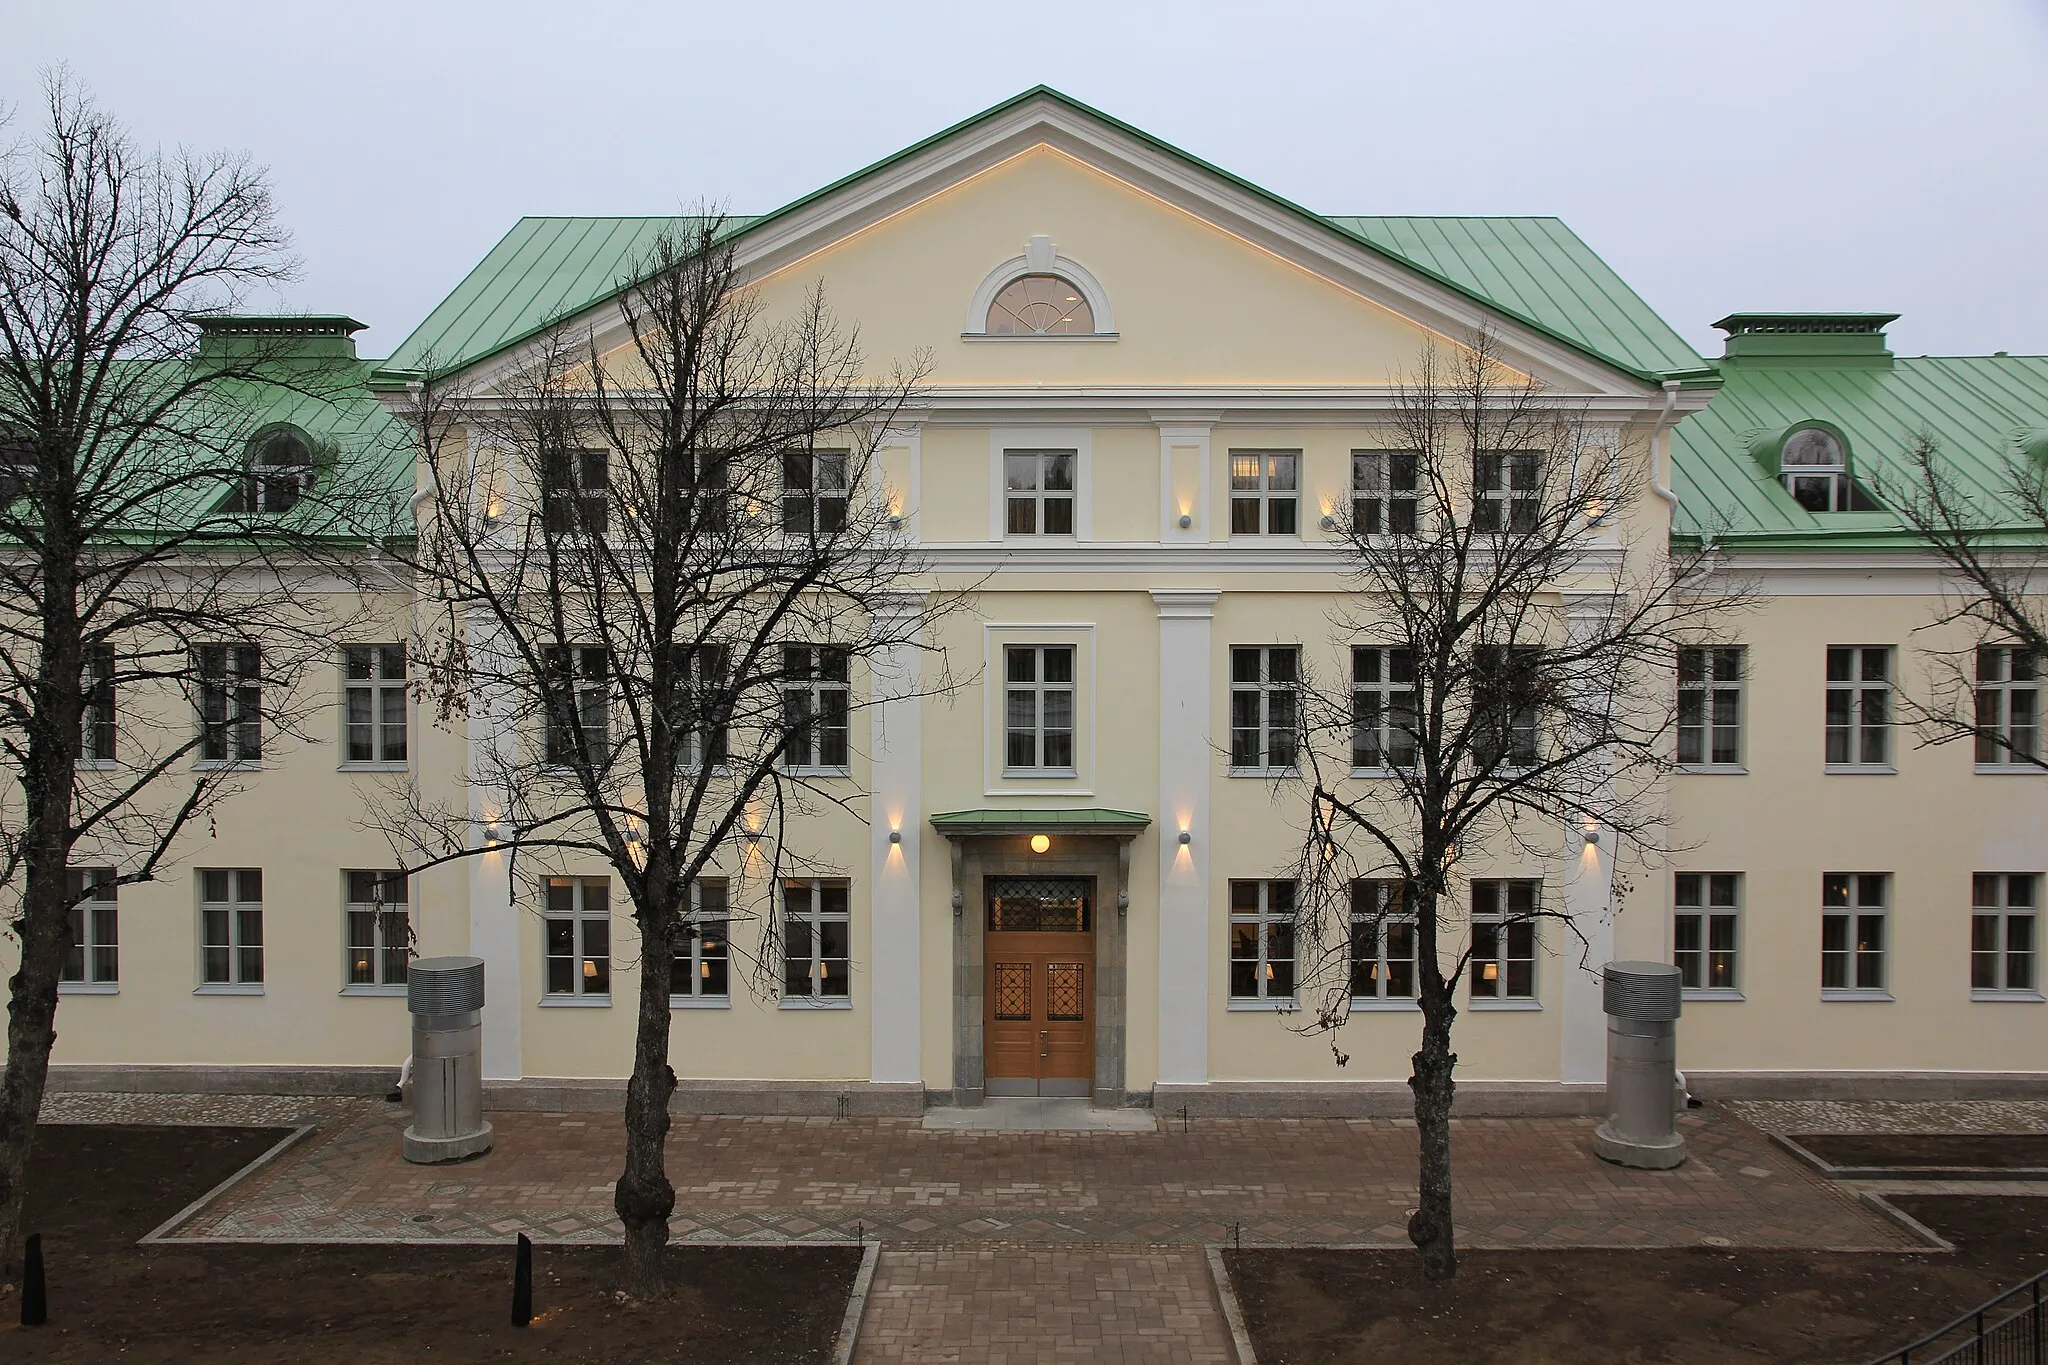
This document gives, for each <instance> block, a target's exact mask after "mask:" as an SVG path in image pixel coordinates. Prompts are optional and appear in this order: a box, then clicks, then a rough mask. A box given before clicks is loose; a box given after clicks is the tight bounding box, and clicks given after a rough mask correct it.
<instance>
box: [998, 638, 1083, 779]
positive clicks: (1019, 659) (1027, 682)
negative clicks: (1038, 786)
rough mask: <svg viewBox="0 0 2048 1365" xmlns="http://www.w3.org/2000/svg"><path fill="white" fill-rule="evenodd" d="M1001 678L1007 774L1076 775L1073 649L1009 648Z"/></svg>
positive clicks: (1044, 647) (1019, 646)
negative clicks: (1056, 773) (1048, 773)
mask: <svg viewBox="0 0 2048 1365" xmlns="http://www.w3.org/2000/svg"><path fill="white" fill-rule="evenodd" d="M1003 679H1004V681H1003V767H1004V769H1005V770H1006V771H1009V772H1048V771H1049V772H1061V773H1066V772H1072V771H1073V768H1074V647H1073V646H1072V645H1010V646H1009V647H1007V648H1006V649H1004V650H1003Z"/></svg>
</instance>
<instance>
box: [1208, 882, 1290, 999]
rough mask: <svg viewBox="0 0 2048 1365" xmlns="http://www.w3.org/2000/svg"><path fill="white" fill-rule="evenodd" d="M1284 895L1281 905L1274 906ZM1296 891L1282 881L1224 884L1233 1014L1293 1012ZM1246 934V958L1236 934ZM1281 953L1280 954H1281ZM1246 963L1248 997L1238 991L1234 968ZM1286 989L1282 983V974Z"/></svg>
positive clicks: (1239, 937)
mask: <svg viewBox="0 0 2048 1365" xmlns="http://www.w3.org/2000/svg"><path fill="white" fill-rule="evenodd" d="M1283 890H1284V891H1285V896H1284V899H1285V901H1286V904H1285V905H1277V906H1276V905H1275V904H1274V902H1275V900H1276V899H1281V897H1280V895H1279V893H1280V892H1281V891H1283ZM1296 891H1297V888H1296V887H1295V884H1294V883H1293V882H1291V881H1288V880H1286V879H1285V878H1259V879H1253V878H1248V877H1246V878H1239V877H1233V878H1231V879H1230V881H1229V886H1228V888H1227V891H1226V893H1225V894H1226V895H1228V897H1229V900H1228V902H1227V904H1228V906H1229V912H1230V939H1229V943H1228V947H1227V953H1228V961H1227V971H1228V973H1229V976H1228V981H1229V991H1230V1003H1229V1005H1228V1006H1227V1008H1229V1009H1233V1010H1247V1009H1250V1010H1274V1009H1280V1010H1292V1009H1295V1008H1297V1006H1298V1003H1299V1002H1298V1001H1297V1000H1296V998H1295V990H1296V988H1297V986H1298V984H1299V983H1298V982H1297V981H1296V979H1295V966H1296V963H1297V962H1299V960H1300V958H1299V953H1298V949H1299V945H1298V944H1297V943H1296V942H1295V934H1294V905H1295V901H1294V898H1295V894H1296ZM1247 893H1249V899H1250V900H1251V904H1249V905H1244V906H1240V905H1239V904H1238V901H1239V900H1240V899H1242V898H1245V897H1246V894H1247ZM1245 929H1249V930H1250V931H1251V935H1250V941H1251V948H1252V951H1251V953H1250V954H1249V955H1246V954H1243V953H1241V952H1240V939H1241V938H1242V937H1243V936H1242V935H1241V934H1240V930H1245ZM1283 947H1284V948H1285V949H1286V951H1285V952H1284V953H1282V952H1281V951H1280V950H1281V948H1283ZM1240 963H1249V964H1250V965H1251V973H1252V990H1251V993H1250V994H1240V993H1239V990H1238V979H1237V978H1238V965H1239V964H1240ZM1283 968H1284V970H1285V983H1284V987H1283V983H1282V979H1281V978H1282V969H1283Z"/></svg>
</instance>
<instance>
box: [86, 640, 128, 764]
mask: <svg viewBox="0 0 2048 1365" xmlns="http://www.w3.org/2000/svg"><path fill="white" fill-rule="evenodd" d="M115 667H116V656H115V654H114V647H113V646H112V645H106V644H101V645H88V646H86V649H85V657H84V659H83V660H81V661H80V667H79V674H78V685H79V692H80V694H81V695H82V697H83V699H84V702H85V709H84V711H83V712H82V713H81V714H80V716H79V718H78V766H79V767H81V768H111V767H113V766H115V755H116V754H117V753H118V751H119V744H120V731H119V712H118V711H117V710H116V706H117V704H118V698H117V696H116V694H115V692H114V672H115Z"/></svg>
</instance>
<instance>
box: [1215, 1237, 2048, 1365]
mask: <svg viewBox="0 0 2048 1365" xmlns="http://www.w3.org/2000/svg"><path fill="white" fill-rule="evenodd" d="M1894 1202H1896V1203H1897V1204H1898V1205H1899V1206H1900V1207H1901V1208H1904V1209H1906V1210H1907V1211H1908V1212H1909V1213H1911V1214H1912V1215H1913V1216H1914V1217H1915V1218H1918V1219H1919V1220H1920V1221H1921V1222H1923V1223H1926V1224H1927V1225H1929V1226H1930V1227H1932V1228H1934V1229H1935V1230H1936V1231H1938V1232H1940V1233H1941V1234H1942V1235H1943V1236H1945V1237H1947V1238H1948V1239H1949V1240H1950V1241H1952V1242H1954V1243H1955V1244H1956V1247H1957V1250H1956V1252H1955V1254H1953V1255H1946V1254H1940V1253H1933V1252H1930V1253H1927V1254H1924V1255H1921V1254H1906V1255H1901V1254H1897V1253H1860V1252H1796V1251H1776V1252H1765V1251H1740V1250H1737V1251H1720V1250H1714V1249H1711V1248H1704V1247H1702V1248H1699V1249H1696V1250H1695V1249H1689V1248H1685V1249H1669V1250H1644V1251H1468V1252H1466V1253H1464V1255H1463V1256H1462V1257H1461V1259H1460V1269H1459V1272H1458V1277H1457V1279H1456V1280H1454V1281H1453V1282H1452V1283H1451V1284H1449V1285H1448V1286H1431V1285H1427V1284H1425V1283H1423V1280H1422V1274H1421V1267H1420V1265H1419V1264H1418V1260H1417V1257H1416V1256H1415V1254H1414V1253H1413V1252H1398V1251H1386V1252H1381V1251H1375V1252H1357V1251H1243V1252H1233V1253H1226V1260H1227V1263H1228V1265H1229V1268H1230V1274H1231V1279H1232V1282H1233V1283H1234V1285H1235V1287H1236V1289H1237V1293H1238V1297H1239V1300H1240V1302H1241V1303H1242V1304H1243V1307H1244V1311H1245V1317H1246V1320H1247V1325H1248V1326H1249V1328H1250V1330H1251V1336H1252V1344H1253V1346H1254V1347H1255V1348H1256V1350H1257V1352H1258V1358H1259V1361H1260V1365H1310V1363H1311V1362H1314V1365H1352V1363H1354V1362H1355V1363H1356V1365H1364V1362H1383V1361H1388V1360H1398V1361H1401V1362H1402V1363H1403V1365H1437V1363H1438V1362H1441V1363H1442V1365H1473V1362H1475V1361H1494V1360H1498V1361H1510V1360H1511V1361H1515V1362H1518V1363H1520V1362H1528V1363H1530V1365H1535V1363H1536V1362H1557V1365H1604V1363H1605V1362H1617V1363H1618V1362H1631V1363H1633V1362H1650V1361H1654V1362H1660V1365H1661V1363H1668V1365H1730V1363H1732V1362H1738V1361H1739V1362H1751V1361H1755V1362H1765V1361H1769V1362H1773V1365H1777V1363H1778V1362H1787V1363H1789V1362H1815V1365H1819V1362H1827V1363H1828V1365H1840V1363H1841V1362H1848V1363H1849V1365H1857V1363H1858V1362H1862V1361H1867V1360H1869V1359H1871V1358H1872V1357H1874V1356H1876V1355H1879V1354H1880V1353H1882V1352H1884V1351H1887V1350H1890V1349H1892V1348H1894V1347H1896V1346H1902V1345H1904V1344H1905V1343H1906V1342H1908V1341H1910V1340H1912V1339H1914V1338H1915V1337H1918V1336H1921V1335H1923V1334H1925V1333H1927V1332H1930V1331H1932V1330H1933V1329H1934V1328H1936V1327H1939V1326H1940V1325H1941V1324H1943V1323H1945V1322H1947V1321H1948V1320H1949V1319H1951V1318H1954V1317H1956V1316H1958V1315H1960V1314H1961V1313H1963V1312H1965V1311H1967V1310H1968V1309H1970V1308H1973V1307H1975V1306H1976V1305H1977V1304H1979V1303H1981V1302H1982V1301H1984V1300H1985V1299H1987V1298H1989V1297H1991V1296H1992V1295H1993V1294H1996V1293H1998V1292H1999V1291H2000V1290H2002V1289H2004V1288H2006V1287H2008V1286H2010V1285H2012V1284H2016V1283H2018V1282H2019V1281H2021V1280H2023V1279H2026V1278H2027V1277H2028V1276H2031V1275H2034V1274H2036V1273H2038V1272H2040V1271H2041V1270H2043V1269H2048V1199H1997V1198H1975V1197H1972V1198H1899V1199H1897V1200H1895V1201H1894Z"/></svg>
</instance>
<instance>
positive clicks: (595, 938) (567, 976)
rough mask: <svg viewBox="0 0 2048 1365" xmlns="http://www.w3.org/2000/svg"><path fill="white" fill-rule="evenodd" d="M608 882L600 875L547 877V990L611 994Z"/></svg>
mask: <svg viewBox="0 0 2048 1365" xmlns="http://www.w3.org/2000/svg"><path fill="white" fill-rule="evenodd" d="M611 894H612V884H611V881H610V880H609V879H608V878H605V877H550V878H548V913H547V919H546V922H545V923H546V928H545V934H546V939H545V943H544V947H545V948H546V953H547V983H548V990H547V993H548V994H549V995H552V996H596V997H600V998H604V999H609V998H610V996H611V993H612V908H611Z"/></svg>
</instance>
